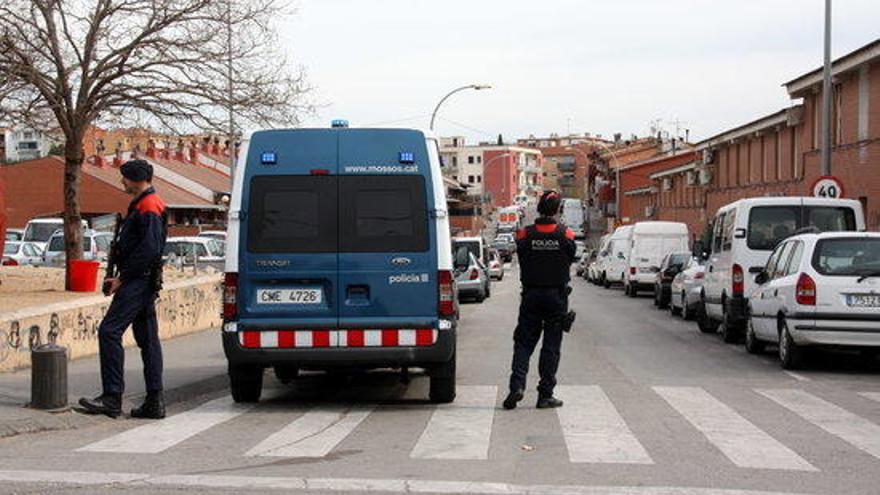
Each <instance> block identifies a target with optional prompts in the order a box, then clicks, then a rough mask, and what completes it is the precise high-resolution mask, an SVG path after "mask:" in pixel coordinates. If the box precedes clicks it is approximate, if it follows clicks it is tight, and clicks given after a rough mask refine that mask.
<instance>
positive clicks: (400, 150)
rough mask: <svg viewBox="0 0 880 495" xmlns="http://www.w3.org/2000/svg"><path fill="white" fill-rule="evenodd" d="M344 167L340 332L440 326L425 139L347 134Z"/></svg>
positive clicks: (374, 132) (342, 140)
mask: <svg viewBox="0 0 880 495" xmlns="http://www.w3.org/2000/svg"><path fill="white" fill-rule="evenodd" d="M339 167H340V173H341V174H342V175H341V176H340V178H339V285H338V289H337V298H338V300H339V302H340V308H339V326H340V328H344V329H428V328H437V327H436V324H437V310H438V309H437V308H438V299H437V298H438V293H437V290H438V286H437V273H438V272H437V271H438V266H437V264H438V257H437V245H436V232H435V230H436V229H435V227H434V222H432V221H430V216H431V215H430V212H431V211H432V209H433V208H434V205H433V194H431V193H430V191H432V190H433V189H432V183H431V173H430V162H429V159H428V153H427V147H426V144H425V137H424V135H423V134H422V133H420V132H417V131H403V130H380V129H365V130H360V129H358V130H350V131H346V132H342V133H340V135H339ZM389 335H396V334H395V333H394V332H389ZM383 344H385V343H384V342H383ZM392 344H393V343H392ZM400 344H401V345H403V343H400Z"/></svg>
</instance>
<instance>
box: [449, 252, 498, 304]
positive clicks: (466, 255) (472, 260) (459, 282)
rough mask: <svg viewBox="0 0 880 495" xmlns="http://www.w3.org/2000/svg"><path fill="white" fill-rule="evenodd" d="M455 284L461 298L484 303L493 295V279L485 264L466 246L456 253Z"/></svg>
mask: <svg viewBox="0 0 880 495" xmlns="http://www.w3.org/2000/svg"><path fill="white" fill-rule="evenodd" d="M454 259H455V286H456V289H457V290H458V298H459V300H461V299H464V298H473V300H475V301H476V302H478V303H482V302H483V301H484V300H486V299H488V298H489V297H491V295H492V281H491V280H490V279H489V274H488V273H489V272H488V270H487V269H486V267H485V265H483V264H482V263H480V260H479V259H477V257H476V256H474V253H471V252H468V251H467V250H466V248H459V250H458V251H456V255H455V258H454Z"/></svg>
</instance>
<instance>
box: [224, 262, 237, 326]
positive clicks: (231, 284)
mask: <svg viewBox="0 0 880 495" xmlns="http://www.w3.org/2000/svg"><path fill="white" fill-rule="evenodd" d="M237 318H238V274H237V273H227V274H226V276H225V277H223V319H224V320H225V321H232V320H235V319H237Z"/></svg>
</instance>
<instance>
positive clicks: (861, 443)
mask: <svg viewBox="0 0 880 495" xmlns="http://www.w3.org/2000/svg"><path fill="white" fill-rule="evenodd" d="M757 392H758V393H760V394H761V395H763V396H764V397H767V398H768V399H770V400H772V401H774V402H776V403H777V404H779V405H780V406H782V407H784V408H786V409H788V410H789V411H791V412H793V413H795V414H797V415H798V416H800V417H801V418H803V419H805V420H806V421H808V422H810V423H812V424H814V425H816V426H818V427H819V428H822V429H823V430H825V431H827V432H828V433H830V434H832V435H834V436H836V437H838V438H840V439H842V440H844V441H846V442H848V443H850V444H852V445H854V446H855V447H857V448H859V449H861V450H864V451H865V452H867V453H869V454H871V455H872V456H874V457H877V458H880V426H877V425H876V424H874V423H872V422H870V421H868V420H867V419H865V418H863V417H861V416H857V415H855V414H853V413H851V412H849V411H847V410H846V409H844V408H842V407H840V406H837V405H834V404H832V403H830V402H828V401H826V400H824V399H820V398H819V397H816V396H815V395H811V394H808V393H807V392H804V391H803V390H795V389H774V390H758V391H757Z"/></svg>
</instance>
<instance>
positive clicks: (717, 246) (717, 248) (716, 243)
mask: <svg viewBox="0 0 880 495" xmlns="http://www.w3.org/2000/svg"><path fill="white" fill-rule="evenodd" d="M724 217H725V214H724V213H722V214H720V215H718V218H716V219H715V226H714V228H713V232H712V252H713V253H716V254H717V253H720V252H721V229H722V227H723V226H724Z"/></svg>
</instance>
